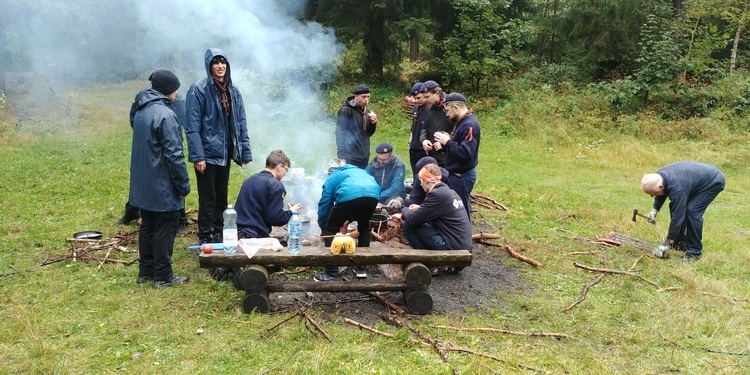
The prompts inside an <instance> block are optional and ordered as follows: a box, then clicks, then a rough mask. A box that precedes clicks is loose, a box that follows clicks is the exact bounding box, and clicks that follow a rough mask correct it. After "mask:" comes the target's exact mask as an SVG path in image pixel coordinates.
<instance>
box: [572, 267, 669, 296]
mask: <svg viewBox="0 0 750 375" xmlns="http://www.w3.org/2000/svg"><path fill="white" fill-rule="evenodd" d="M573 265H574V266H576V267H578V268H583V269H585V270H587V271H594V272H604V273H614V274H618V275H627V276H633V277H637V278H639V279H641V280H643V281H645V282H647V283H649V284H651V285H653V286H654V287H656V289H661V287H659V285H658V284H656V283H655V282H653V281H651V280H649V279H647V278H645V277H643V276H641V275H639V274H637V273H633V272H629V271H620V270H612V269H608V268H594V267H589V266H586V265H583V264H581V263H577V262H574V263H573Z"/></svg>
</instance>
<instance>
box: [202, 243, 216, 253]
mask: <svg viewBox="0 0 750 375" xmlns="http://www.w3.org/2000/svg"><path fill="white" fill-rule="evenodd" d="M212 251H214V247H213V246H211V245H209V244H205V245H203V252H204V253H206V254H209V253H211V252H212Z"/></svg>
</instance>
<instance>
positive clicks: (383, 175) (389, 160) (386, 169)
mask: <svg viewBox="0 0 750 375" xmlns="http://www.w3.org/2000/svg"><path fill="white" fill-rule="evenodd" d="M375 153H376V154H377V156H376V157H375V158H374V159H372V162H370V164H368V165H367V168H365V172H367V173H369V174H370V175H371V176H372V177H374V178H375V182H377V183H378V186H380V198H379V199H378V203H382V204H385V205H388V206H389V207H393V208H396V209H399V208H401V207H402V206H403V205H404V198H406V189H405V188H404V174H405V173H406V167H405V166H404V163H402V162H401V160H398V158H397V157H395V156H393V146H391V144H390V143H387V142H383V143H381V144H379V145H378V147H376V148H375Z"/></svg>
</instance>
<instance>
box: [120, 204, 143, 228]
mask: <svg viewBox="0 0 750 375" xmlns="http://www.w3.org/2000/svg"><path fill="white" fill-rule="evenodd" d="M140 218H141V211H140V210H139V209H138V207H134V206H131V205H130V202H128V203H126V204H125V214H124V215H122V217H121V218H120V220H117V224H121V225H127V224H130V222H131V221H134V220H138V219H140Z"/></svg>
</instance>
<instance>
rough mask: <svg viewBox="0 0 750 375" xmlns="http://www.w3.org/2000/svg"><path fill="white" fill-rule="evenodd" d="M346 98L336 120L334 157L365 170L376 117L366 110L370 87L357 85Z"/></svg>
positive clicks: (375, 125)
mask: <svg viewBox="0 0 750 375" xmlns="http://www.w3.org/2000/svg"><path fill="white" fill-rule="evenodd" d="M352 94H353V95H352V96H349V97H348V98H346V100H345V101H344V103H343V104H342V105H341V108H340V109H339V113H338V116H337V118H336V157H338V158H339V159H344V160H346V163H347V164H350V165H354V166H357V167H359V168H362V169H365V167H367V163H368V162H369V160H370V137H371V136H372V135H373V134H375V129H376V127H377V122H378V116H377V115H376V114H375V112H373V111H371V110H370V109H369V108H367V105H368V104H370V87H369V86H367V85H364V84H360V85H357V87H355V88H354V90H353V91H352Z"/></svg>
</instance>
